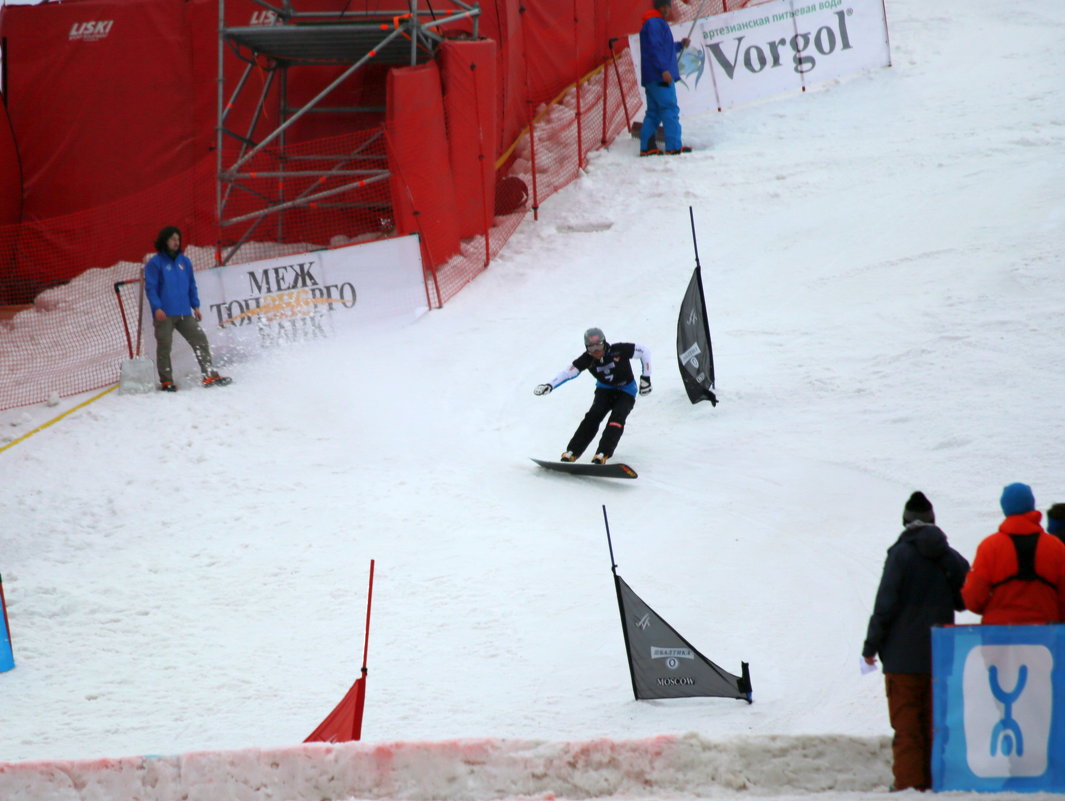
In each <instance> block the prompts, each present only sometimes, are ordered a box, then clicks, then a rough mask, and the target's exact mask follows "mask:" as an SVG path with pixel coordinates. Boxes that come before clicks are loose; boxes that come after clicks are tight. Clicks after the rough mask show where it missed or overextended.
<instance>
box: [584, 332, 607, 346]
mask: <svg viewBox="0 0 1065 801" xmlns="http://www.w3.org/2000/svg"><path fill="white" fill-rule="evenodd" d="M600 345H602V346H603V347H606V335H605V334H604V333H603V329H602V328H589V329H588V330H587V331H585V332H584V347H585V348H594V347H598V346H600Z"/></svg>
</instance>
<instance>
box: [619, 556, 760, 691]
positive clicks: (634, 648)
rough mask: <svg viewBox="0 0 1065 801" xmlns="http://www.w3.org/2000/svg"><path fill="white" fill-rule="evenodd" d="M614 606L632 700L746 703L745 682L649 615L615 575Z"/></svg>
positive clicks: (744, 672) (744, 675) (748, 685)
mask: <svg viewBox="0 0 1065 801" xmlns="http://www.w3.org/2000/svg"><path fill="white" fill-rule="evenodd" d="M614 583H615V585H616V587H617V593H618V604H619V606H620V608H621V623H622V627H623V629H624V632H625V647H626V649H627V650H628V656H629V672H630V674H631V675H632V692H633V695H635V696H636V700H638V701H641V700H647V699H652V698H702V697H711V698H741V699H743V700H744V701H746V702H747V703H750V702H751V676H750V672H749V670H748V667H747V663H746V662H741V663H740V664H741V670H740V674H741V675H739V676H733V675H732V674H731V673H729V672H728V671H727V670H724V669H723V668H721V667H719V666H718V665H715V664H714V663H713V662H711V661H710V660H709V659H707V658H706V657H705V656H703V655H702V654H701V653H699V652H698V651H697V650H696V649H695V648H693V647H692V645H691V643H689V642H688V641H687V640H685V639H684V638H683V637H681V636H680V635H679V634H678V633H677V632H676V630H675V629H674V628H673V627H672V626H670V625H669V624H668V623H667V622H666V621H665V620H663V619H662V618H661V617H659V616H658V614H657V613H656V612H655V611H654V610H653V609H651V607H649V606H648V605H647V604H646V603H644V601H643V599H641V598H640V596H638V595H637V594H636V593H635V592H633V591H632V588H631V587H630V586H629V585H628V584H626V583H625V580H624V579H622V578H621V576H619V575H618V574H617V573H616V572H615V573H614Z"/></svg>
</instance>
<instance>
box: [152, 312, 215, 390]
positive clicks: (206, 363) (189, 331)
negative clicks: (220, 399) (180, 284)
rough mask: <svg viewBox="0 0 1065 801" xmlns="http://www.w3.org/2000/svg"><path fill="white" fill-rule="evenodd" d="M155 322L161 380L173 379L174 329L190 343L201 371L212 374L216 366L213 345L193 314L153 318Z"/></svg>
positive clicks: (157, 360) (156, 362) (157, 366)
mask: <svg viewBox="0 0 1065 801" xmlns="http://www.w3.org/2000/svg"><path fill="white" fill-rule="evenodd" d="M153 323H154V324H155V346H156V348H155V366H156V368H157V369H158V370H159V380H160V381H173V380H174V368H173V367H172V366H171V364H170V349H171V348H172V347H173V345H174V330H175V329H177V332H178V333H179V334H181V336H183V337H185V341H186V342H188V343H189V346H190V347H191V348H192V352H193V353H194V354H195V355H196V361H197V362H198V363H199V365H200V372H201V373H203V374H204V375H205V376H208V375H211V373H212V372H213V371H214V368H213V367H212V366H211V346H210V345H209V344H207V334H205V333H203V329H202V328H200V324H199V322H198V321H197V320H196V318H195V317H193V316H192V315H191V314H182V315H180V316H178V317H167V318H166V319H165V320H153Z"/></svg>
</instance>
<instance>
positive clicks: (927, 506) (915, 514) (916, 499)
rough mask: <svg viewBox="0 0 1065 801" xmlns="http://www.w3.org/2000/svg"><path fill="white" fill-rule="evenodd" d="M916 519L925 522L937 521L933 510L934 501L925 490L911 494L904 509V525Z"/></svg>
mask: <svg viewBox="0 0 1065 801" xmlns="http://www.w3.org/2000/svg"><path fill="white" fill-rule="evenodd" d="M914 520H921V521H923V522H925V523H935V522H936V513H935V512H934V511H932V503H931V501H929V500H928V498H926V497H925V496H924V493H923V492H915V493H914V494H913V495H911V496H910V499H909V500H908V501H906V506H905V507H903V509H902V523H903V525H906V524H907V523H912V522H913V521H914Z"/></svg>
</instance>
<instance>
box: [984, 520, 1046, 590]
mask: <svg viewBox="0 0 1065 801" xmlns="http://www.w3.org/2000/svg"><path fill="white" fill-rule="evenodd" d="M1039 537H1040V532H1038V531H1037V532H1035V533H1034V534H1010V535H1009V538H1010V540H1012V541H1013V548H1014V550H1015V551H1016V552H1017V572H1016V573H1014V574H1013V575H1012V576H1007V577H1006V578H1004V579H1002V581H996V582H995V583H994V584H992V585H991V589H995V588H996V587H1001V586H1002V585H1003V584H1006V583H1008V582H1010V581H1038V582H1041V583H1043V584H1046V585H1047V586H1048V587H1050V589H1052V590H1056V589H1057V585H1056V584H1055V583H1054V582H1052V581H1049V580H1047V579H1045V578H1043V577H1042V576H1040V575H1039V574H1038V573H1036V572H1035V549H1036V547H1037V546H1038V545H1039Z"/></svg>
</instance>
